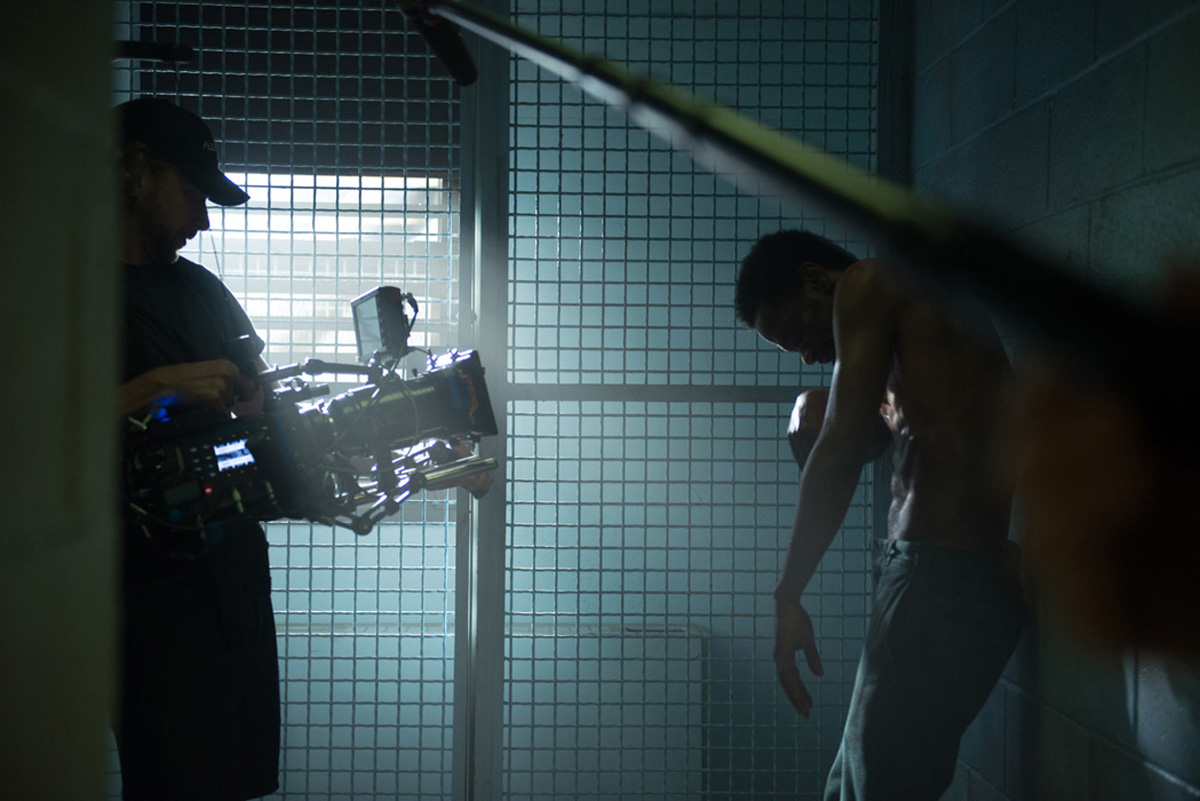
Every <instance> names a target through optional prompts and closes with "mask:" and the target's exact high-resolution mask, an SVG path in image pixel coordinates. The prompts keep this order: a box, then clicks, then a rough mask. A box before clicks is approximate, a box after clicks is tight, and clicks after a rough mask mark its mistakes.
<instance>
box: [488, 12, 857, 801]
mask: <svg viewBox="0 0 1200 801" xmlns="http://www.w3.org/2000/svg"><path fill="white" fill-rule="evenodd" d="M516 9H517V14H516V19H517V21H518V23H519V24H521V25H523V26H525V27H528V28H531V29H533V30H537V31H539V32H541V33H543V34H545V35H548V36H552V37H555V38H559V39H562V40H564V41H566V42H567V43H569V44H572V45H574V46H576V47H579V48H581V49H583V50H585V51H586V52H589V53H592V54H597V55H602V56H605V57H608V58H612V59H615V60H619V61H622V62H626V63H628V64H629V65H630V67H631V68H632V69H633V70H634V71H636V72H641V73H650V74H651V75H653V76H654V77H656V78H658V79H660V80H664V81H667V82H669V83H672V84H675V85H677V86H679V87H681V88H683V89H686V90H688V91H692V92H694V93H696V94H697V95H699V96H701V97H704V98H708V99H712V100H715V101H717V102H720V103H722V104H724V105H727V106H731V107H733V108H735V109H737V110H739V111H741V112H742V113H745V114H747V115H749V116H751V117H752V118H755V119H758V120H760V121H761V122H763V123H765V124H768V125H771V126H775V127H780V128H782V129H784V130H786V131H787V132H789V133H791V134H794V135H797V136H799V137H801V138H803V139H805V140H806V141H808V142H810V143H812V144H815V145H818V146H820V147H823V148H825V149H828V150H830V151H831V152H833V153H835V154H837V155H841V156H843V157H846V158H847V159H849V160H850V161H851V162H852V163H855V164H856V165H858V166H860V167H865V168H868V169H869V168H870V167H871V166H872V162H873V158H874V156H873V153H874V141H875V137H874V111H873V107H874V97H873V85H874V83H873V79H874V70H875V66H874V65H875V42H874V37H875V23H874V8H873V4H872V3H870V2H805V3H783V2H756V3H738V4H736V5H730V4H719V3H715V2H700V3H693V2H689V3H682V2H675V3H672V2H645V1H643V2H638V1H637V0H610V1H609V2H606V3H589V4H586V6H585V4H582V3H578V2H569V1H564V0H523V2H519V3H517V4H516ZM512 80H513V85H512V93H511V98H512V126H513V127H512V133H511V139H510V142H511V145H512V168H513V169H512V177H511V190H512V194H511V201H510V204H511V205H510V208H511V213H512V216H511V223H510V234H511V256H512V260H511V264H510V273H509V276H510V282H509V300H510V313H509V324H510V337H509V344H510V367H511V376H510V377H511V380H512V381H513V382H514V384H513V386H512V387H511V391H512V395H513V396H514V398H515V400H514V401H513V402H511V403H510V404H509V407H508V409H507V412H508V415H509V432H510V438H509V463H508V468H507V469H508V499H509V504H510V505H509V513H508V514H509V519H508V523H509V553H510V557H509V576H508V582H509V592H508V599H507V614H508V619H509V629H510V639H509V641H508V644H507V649H506V650H507V655H508V659H507V663H506V667H505V669H506V681H507V684H506V687H507V696H506V706H505V733H504V776H503V783H504V792H505V793H506V796H507V797H510V798H522V799H524V798H538V799H543V798H544V799H550V798H600V799H608V798H612V799H616V798H620V799H639V798H647V799H649V798H654V799H659V798H678V799H685V798H686V799H693V798H698V797H714V798H734V797H737V798H750V797H753V798H756V799H758V798H789V799H791V798H796V797H812V796H814V795H815V794H816V793H817V791H818V790H819V788H820V787H821V785H822V784H823V780H824V774H825V772H826V771H827V770H828V767H829V764H830V762H831V760H832V757H833V754H834V751H835V750H836V747H837V744H838V742H839V740H840V735H841V727H842V721H843V719H844V712H845V704H846V702H847V700H848V696H849V691H850V688H851V686H852V684H853V679H854V672H855V667H856V663H857V659H858V654H859V651H860V647H861V643H862V638H863V635H864V633H865V626H866V615H867V608H868V599H869V594H870V586H869V579H868V575H869V569H868V554H869V541H870V537H871V532H870V527H871V515H870V508H871V506H870V505H871V483H870V482H871V471H870V469H869V468H868V470H867V471H865V474H864V480H863V482H862V485H861V486H860V489H859V491H858V494H857V496H856V499H855V501H854V504H853V507H852V509H851V512H850V514H849V515H848V517H847V520H846V523H845V525H844V526H843V531H842V533H841V535H840V537H839V539H838V540H836V541H835V544H834V546H833V548H832V549H831V551H830V552H829V553H828V554H827V556H826V557H825V559H824V561H823V563H822V566H821V570H820V571H819V573H818V575H817V576H816V578H815V579H814V583H813V586H812V589H811V590H810V592H809V594H808V595H809V597H810V598H812V599H813V600H812V602H811V611H812V612H813V614H814V619H815V620H816V621H817V625H818V627H819V630H818V638H819V639H818V642H819V645H820V647H821V653H822V660H823V662H824V665H825V671H826V672H825V676H824V677H823V678H822V679H820V680H816V681H814V682H812V683H811V688H812V689H813V690H814V697H815V698H816V701H817V706H816V710H815V713H814V716H813V718H811V719H810V720H808V721H802V720H799V719H798V718H797V717H796V716H795V714H794V712H792V710H791V708H790V706H789V705H788V703H787V701H786V699H785V698H784V697H783V695H782V692H781V691H779V690H778V688H777V686H776V680H775V675H774V666H773V664H772V662H771V659H770V651H771V636H772V631H771V621H772V613H773V609H772V604H771V591H772V590H773V588H774V585H775V581H776V579H777V576H778V569H779V565H780V561H781V558H782V550H783V546H784V545H785V537H786V535H787V531H788V529H789V527H790V524H791V518H792V513H793V510H794V504H795V495H796V482H797V476H798V472H797V469H796V467H795V466H794V464H793V463H792V461H791V456H790V453H789V451H788V449H787V446H786V444H785V443H784V441H783V433H784V431H785V428H786V421H787V416H788V413H789V412H790V408H791V403H792V400H793V398H794V396H795V394H796V393H797V392H798V391H799V390H800V389H801V388H802V387H808V386H815V385H818V384H828V375H827V374H826V373H825V372H824V371H822V370H821V369H820V368H815V367H814V368H802V367H801V364H800V361H799V359H798V357H797V356H795V355H794V354H784V353H781V352H779V351H777V350H775V349H773V348H769V347H764V346H762V345H760V344H759V343H758V342H757V340H756V338H755V337H754V336H753V335H752V334H751V333H750V332H748V331H745V330H739V326H738V324H737V323H736V321H735V318H734V314H733V310H732V297H733V282H734V277H735V273H736V268H737V264H738V262H739V261H740V259H741V257H742V256H743V255H744V254H745V252H746V251H747V250H748V249H749V247H750V246H751V245H752V244H753V242H754V241H755V240H756V239H757V237H758V236H759V235H761V234H763V233H767V232H769V231H772V230H777V229H779V228H781V227H796V226H798V225H799V226H803V227H807V228H810V229H812V230H815V231H817V232H818V233H825V234H826V235H829V236H831V237H832V238H835V239H837V240H840V241H842V242H846V244H847V245H848V246H849V247H851V248H852V249H856V250H858V251H859V252H863V253H864V255H865V250H866V248H865V246H864V245H863V243H860V242H853V241H849V242H847V240H846V236H845V233H844V231H842V230H841V229H840V228H839V227H838V226H837V225H836V224H833V223H831V222H829V221H826V220H823V219H821V218H820V217H817V216H815V215H812V214H808V215H803V216H802V218H801V219H799V220H797V219H795V218H794V217H789V216H785V214H784V213H783V212H782V211H781V210H780V207H779V205H778V204H777V203H776V202H775V201H773V200H772V199H771V198H770V197H764V198H758V197H750V196H748V195H746V194H740V193H739V192H737V191H735V190H734V189H733V187H732V184H731V183H730V182H729V181H727V180H725V178H723V177H722V176H719V175H718V176H714V175H712V174H710V173H709V172H708V171H707V170H705V169H703V168H699V167H696V166H695V165H694V164H693V163H692V162H691V160H690V158H688V157H687V156H685V155H680V154H678V153H676V152H674V150H672V148H671V147H670V146H669V145H668V144H667V143H665V142H664V141H663V140H661V139H659V138H658V137H657V136H656V135H654V134H652V133H648V132H645V131H643V130H642V129H640V128H638V127H636V126H633V125H631V124H630V123H629V122H628V121H627V120H626V119H625V117H624V116H623V115H622V114H620V113H619V112H614V111H610V110H608V109H606V108H605V107H603V106H601V105H600V104H599V103H597V102H595V101H593V100H590V99H587V98H585V96H584V95H582V93H581V92H579V91H578V90H576V89H574V88H572V87H570V86H566V85H564V84H563V83H562V82H561V81H560V80H559V79H557V78H556V77H554V76H551V75H549V74H547V73H543V72H541V71H540V70H539V69H538V68H536V67H534V66H532V65H530V64H528V63H525V62H521V61H514V62H513V66H512ZM751 387H754V388H755V389H754V391H753V393H749V394H748V392H749V389H750V388H751ZM750 397H754V398H755V399H756V400H748V398H750Z"/></svg>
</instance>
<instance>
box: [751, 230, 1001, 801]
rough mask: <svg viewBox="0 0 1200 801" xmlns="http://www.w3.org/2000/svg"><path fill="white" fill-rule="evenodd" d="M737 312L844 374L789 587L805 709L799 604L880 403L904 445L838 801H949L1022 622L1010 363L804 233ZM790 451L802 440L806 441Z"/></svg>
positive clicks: (771, 264)
mask: <svg viewBox="0 0 1200 801" xmlns="http://www.w3.org/2000/svg"><path fill="white" fill-rule="evenodd" d="M735 306H736V309H737V313H738V316H739V317H740V318H741V320H742V322H743V323H744V324H745V325H746V326H747V327H749V328H751V329H753V330H754V331H755V332H756V333H757V334H758V335H759V336H761V337H762V338H763V339H765V340H766V341H768V342H770V343H772V344H774V345H777V346H778V347H779V348H781V349H783V350H788V351H794V352H797V353H799V354H800V356H801V358H802V359H803V360H804V362H805V363H806V364H814V363H817V362H819V363H822V364H830V363H832V364H833V378H832V385H831V387H830V391H829V395H828V405H827V408H822V407H823V406H824V404H821V403H819V402H818V403H810V404H808V407H809V408H808V410H807V411H804V410H803V409H801V410H798V412H797V414H801V413H803V414H804V415H805V416H808V417H810V418H811V420H810V422H809V423H808V427H809V428H812V427H813V425H814V423H813V422H812V421H816V422H819V424H820V426H819V434H817V436H816V437H815V441H813V442H812V444H811V452H810V453H807V454H806V459H805V458H804V457H805V454H804V453H803V451H804V450H806V449H807V446H806V445H800V446H798V447H799V451H798V452H797V460H798V461H799V460H802V459H803V460H804V461H806V464H805V466H804V470H803V474H802V476H801V481H800V498H799V502H798V504H797V509H796V519H795V523H794V524H793V526H792V533H791V541H790V543H789V545H788V550H787V557H786V561H785V563H784V567H783V571H782V574H781V576H780V579H779V584H778V587H777V588H776V590H775V649H774V658H775V664H776V670H777V671H778V674H779V681H780V684H782V686H783V689H784V691H785V692H786V693H787V696H788V698H789V699H790V700H791V702H792V705H793V706H794V707H795V709H796V711H797V712H798V713H799V714H801V715H803V716H804V717H807V716H808V714H809V711H810V710H811V708H812V705H813V700H812V696H811V695H810V694H809V692H808V690H807V689H806V688H805V685H804V680H803V679H802V678H801V674H800V670H799V667H798V665H797V659H796V657H797V654H796V652H797V651H803V652H804V656H805V660H806V662H807V664H808V667H809V669H811V670H812V672H813V673H814V674H815V675H817V676H820V675H821V672H822V670H821V659H820V656H819V655H818V653H817V646H816V641H815V637H814V632H813V625H812V622H811V620H810V619H809V616H808V613H807V612H806V611H805V610H804V607H803V606H802V605H801V596H802V594H803V592H804V589H805V587H806V586H807V585H808V582H809V580H810V579H811V578H812V575H813V573H814V571H815V570H816V568H817V564H818V562H820V560H821V557H822V555H823V554H824V553H825V551H826V549H827V548H828V547H829V544H830V542H831V541H832V540H833V537H834V535H835V534H836V533H837V530H838V528H839V527H840V525H841V523H842V519H843V517H844V516H845V513H846V510H847V508H848V506H849V504H850V500H851V498H852V497H853V494H854V490H855V487H856V485H857V483H858V477H859V473H860V471H861V469H862V466H863V464H864V463H866V462H867V461H868V460H869V459H870V458H871V457H872V456H873V455H875V454H877V453H878V452H879V442H880V431H881V427H882V425H881V420H882V419H883V418H882V416H881V410H884V411H885V412H886V414H887V418H888V419H887V420H886V421H884V422H885V423H886V426H887V428H888V429H890V432H891V434H892V438H893V440H894V444H895V450H894V460H895V471H894V476H893V481H892V505H891V509H890V511H889V517H888V521H889V524H888V538H887V540H885V541H883V542H882V543H881V545H880V552H879V553H878V554H877V560H878V568H879V571H880V572H879V581H878V584H877V587H876V595H875V604H874V608H873V611H872V616H871V622H870V627H869V629H868V632H867V641H866V643H865V646H864V649H863V655H862V660H861V662H860V664H859V668H858V675H857V678H856V681H855V687H854V694H853V696H852V698H851V701H850V709H849V712H848V717H847V721H846V728H845V731H844V733H843V737H842V744H841V748H840V749H839V751H838V755H837V758H836V759H835V761H834V764H833V767H832V769H831V771H830V774H829V780H828V782H827V785H826V789H825V799H826V801H833V800H834V799H846V800H847V801H848V800H849V799H866V800H867V801H879V799H904V800H905V801H921V800H922V799H928V800H929V801H936V799H938V798H940V797H941V795H942V793H943V792H944V791H945V790H946V788H948V787H949V786H950V783H951V781H952V780H953V777H954V767H955V761H956V758H957V755H958V746H959V742H960V740H961V738H962V734H963V732H964V731H965V729H966V728H967V726H968V725H969V724H970V723H971V721H972V720H973V719H974V718H975V716H976V715H977V714H978V712H979V710H980V709H981V708H982V706H983V704H984V702H985V701H986V700H987V697H988V695H989V694H990V692H991V690H992V688H993V686H994V685H995V683H996V680H997V679H998V678H999V676H1000V672H1001V671H1002V670H1003V668H1004V665H1005V664H1006V662H1007V661H1008V658H1009V656H1010V655H1011V653H1012V651H1013V648H1014V647H1015V645H1016V641H1017V637H1018V636H1019V634H1020V629H1021V622H1022V605H1021V601H1020V597H1019V595H1018V593H1017V590H1016V587H1015V585H1014V583H1012V582H1010V581H1008V580H1007V579H1006V571H1005V569H1004V567H1005V555H1006V552H1007V549H1008V525H1009V507H1010V503H1011V497H1010V493H1009V491H1008V490H1007V489H1005V483H1004V482H1003V481H1001V480H1000V479H999V477H998V476H997V475H995V473H996V472H997V470H998V468H999V466H1000V464H1001V462H1000V455H999V449H1000V446H1001V444H1002V442H1003V440H1004V437H1005V435H1006V427H1005V425H1004V422H1003V421H1004V412H1005V409H1006V408H1008V403H1009V401H1008V396H1009V392H1010V390H1009V385H1010V382H1011V374H1010V369H1009V366H1008V363H1007V360H1006V359H1005V358H1004V355H1003V352H1002V351H1001V350H1000V349H999V348H998V347H988V346H985V345H982V344H980V341H981V340H980V339H979V338H978V332H977V331H973V332H972V333H971V334H968V333H967V332H966V331H965V330H964V329H962V328H960V327H959V326H958V325H957V324H956V323H955V322H952V321H950V320H948V319H946V318H945V317H944V316H942V315H940V314H939V313H938V312H937V311H936V310H935V309H933V308H932V307H931V306H930V305H928V304H927V303H926V302H925V301H924V300H923V299H922V298H920V297H919V296H916V295H914V294H911V293H910V292H909V291H908V290H907V289H906V287H904V286H903V285H902V284H901V283H899V282H898V281H897V280H895V279H894V278H893V276H892V275H891V274H890V273H889V272H888V270H887V268H886V266H885V265H883V264H881V263H879V262H878V261H875V260H862V261H860V260H858V259H857V258H855V257H854V256H852V255H851V254H849V253H847V252H846V251H844V250H842V249H841V248H839V247H837V246H836V245H834V244H833V243H831V242H829V241H828V240H824V239H822V238H820V237H817V236H815V235H812V234H808V233H805V232H800V231H783V232H779V233H776V234H770V235H768V236H765V237H763V238H762V239H761V240H759V242H758V244H757V245H756V246H755V247H754V249H753V250H752V251H751V252H750V254H749V255H748V256H747V257H746V259H745V261H743V263H742V268H741V272H740V273H739V275H738V282H737V291H736V296H735ZM793 446H794V447H797V446H796V443H794V442H793Z"/></svg>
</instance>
